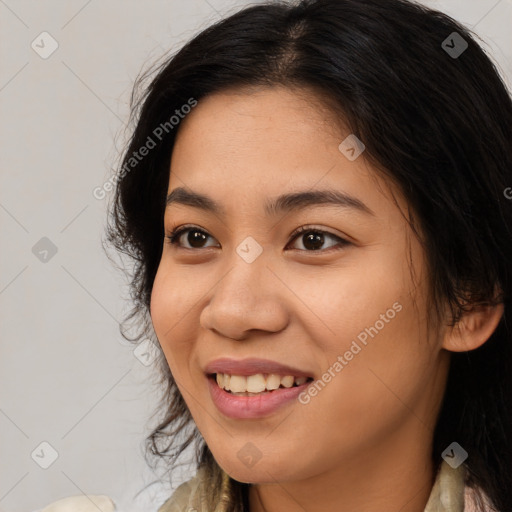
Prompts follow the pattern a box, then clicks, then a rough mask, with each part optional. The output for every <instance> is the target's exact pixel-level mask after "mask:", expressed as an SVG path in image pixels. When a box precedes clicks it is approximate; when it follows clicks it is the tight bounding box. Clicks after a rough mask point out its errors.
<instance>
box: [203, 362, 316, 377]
mask: <svg viewBox="0 0 512 512" xmlns="http://www.w3.org/2000/svg"><path fill="white" fill-rule="evenodd" d="M204 372H205V373H206V374H207V375H208V374H212V373H227V374H229V375H254V374H256V373H266V374H270V373H273V374H275V375H283V376H285V375H292V376H293V377H312V375H311V373H310V372H306V371H303V370H300V369H299V368H293V367H292V366H288V365H286V364H281V363H278V362H277V361H271V360H270V359H258V358H248V359H238V360H237V359H231V358H228V357H223V358H220V359H215V360H214V361H211V362H210V363H208V364H207V365H206V367H205V369H204Z"/></svg>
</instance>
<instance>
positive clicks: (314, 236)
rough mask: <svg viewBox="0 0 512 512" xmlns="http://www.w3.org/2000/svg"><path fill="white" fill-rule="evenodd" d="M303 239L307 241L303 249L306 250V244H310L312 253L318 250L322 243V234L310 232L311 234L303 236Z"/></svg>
mask: <svg viewBox="0 0 512 512" xmlns="http://www.w3.org/2000/svg"><path fill="white" fill-rule="evenodd" d="M305 238H306V240H307V242H306V243H304V247H306V248H308V243H312V247H311V248H312V249H313V250H314V251H316V250H318V249H320V248H321V247H322V245H323V243H324V237H323V235H322V233H318V232H314V231H313V232H311V233H308V234H307V235H305Z"/></svg>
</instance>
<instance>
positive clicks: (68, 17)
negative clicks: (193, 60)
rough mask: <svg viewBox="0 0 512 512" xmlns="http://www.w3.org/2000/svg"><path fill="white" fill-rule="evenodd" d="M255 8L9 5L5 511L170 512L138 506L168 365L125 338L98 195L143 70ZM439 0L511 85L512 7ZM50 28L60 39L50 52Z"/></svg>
mask: <svg viewBox="0 0 512 512" xmlns="http://www.w3.org/2000/svg"><path fill="white" fill-rule="evenodd" d="M249 3H251V2H248V1H238V2H237V1H234V0H231V1H229V0H150V1H135V0H107V1H100V0H89V1H87V0H73V1H67V2H64V1H59V0H45V1H28V0H0V38H1V46H0V59H1V60H0V62H1V68H0V119H1V126H0V137H1V150H0V169H1V173H0V180H1V181H0V227H1V242H0V243H1V248H2V250H1V251H0V258H1V259H0V269H1V271H0V315H1V316H0V326H1V345H0V350H1V353H0V512H7V511H9V512H27V511H29V512H30V511H32V510H37V509H40V508H42V507H43V506H44V505H46V504H48V503H49V502H51V501H54V500H56V499H58V498H60V497H64V496H70V495H76V494H82V493H88V494H107V495H109V496H111V497H112V498H113V499H114V501H116V502H117V504H118V506H119V509H120V510H123V511H131V510H133V511H138V510H141V511H142V510H145V511H151V510H153V511H156V508H157V506H158V505H159V504H160V503H161V502H162V501H163V500H164V499H165V497H166V496H168V495H169V493H170V489H167V488H165V486H163V485H162V484H156V485H153V486H151V487H150V488H149V489H147V490H146V491H145V492H143V493H142V494H141V495H139V496H138V498H137V499H136V500H135V499H134V496H135V494H137V492H139V491H140V490H142V488H143V487H144V486H145V485H146V484H148V483H149V482H152V481H154V480H155V479H156V478H158V475H154V474H152V473H151V472H150V471H149V469H147V468H146V466H145V462H144V460H143V457H142V443H143V439H144V437H145V435H147V433H148V426H147V425H146V422H147V419H148V418H149V415H150V413H152V412H153V407H154V406H155V396H156V395H155V391H154V389H152V388H151V386H150V382H151V376H152V375H153V374H154V369H153V368H152V367H151V366H145V365H143V364H142V363H141V362H140V361H139V360H138V359H137V358H136V357H135V355H134V353H133V346H131V345H129V344H128V343H126V342H125V341H124V340H123V339H122V338H121V336H120V335H119V332H118V322H119V320H120V319H121V318H122V316H123V313H125V312H126V311H127V309H128V306H129V304H128V303H127V301H126V300H123V297H124V298H126V297H127V288H126V285H125V283H124V281H123V279H122V276H121V275H119V274H116V273H115V271H114V270H113V268H112V266H111V264H110V262H109V261H108V260H107V259H106V257H105V255H104V253H103V251H102V249H101V245H100V239H101V237H102V235H103V227H104V223H105V207H106V200H97V199H95V198H94V197H93V194H92V191H93V189H94V188H95V187H97V186H101V185H102V184H103V183H104V182H105V179H106V177H107V176H108V175H109V166H110V165H112V162H113V161H114V158H115V156H116V150H115V145H114V136H115V134H116V133H119V130H120V128H121V127H122V126H123V124H124V123H125V122H126V120H127V114H128V100H129V94H130V91H131V85H132V82H133V79H134V78H135V76H136V75H137V73H138V72H139V70H140V69H141V66H143V64H144V63H145V62H146V61H148V59H149V60H154V59H155V58H157V57H159V56H160V55H161V54H162V52H163V51H164V50H168V49H171V48H172V49H174V48H177V47H178V46H180V45H181V44H182V43H183V42H185V41H186V40H188V39H189V38H190V37H192V36H193V35H194V34H195V33H196V32H197V31H198V30H200V29H202V28H204V27H205V26H207V25H208V24H210V23H211V22H213V21H215V20H217V19H218V18H219V17H220V16H224V15H225V14H228V13H229V12H231V11H232V10H236V9H237V8H239V7H242V6H244V5H247V4H249ZM252 3H255V2H252ZM425 3H426V4H427V5H429V6H433V7H437V8H439V9H441V10H445V11H446V12H448V13H449V14H451V15H452V16H453V17H455V18H456V19H459V20H460V21H462V22H464V23H465V24H467V25H469V26H470V27H475V30H476V31H477V33H479V34H480V35H481V36H482V37H483V38H484V40H485V41H486V42H487V43H488V45H489V47H488V48H489V52H490V53H491V54H492V55H493V57H494V58H495V60H496V61H497V62H498V64H499V66H500V67H501V69H502V70H503V73H504V75H505V78H506V80H507V82H508V84H509V87H510V84H511V83H512V36H511V31H510V29H509V27H510V23H511V21H512V2H511V0H500V1H498V0H471V1H468V0H465V1H464V0H443V1H428V2H427V1H426V2H425ZM43 31H46V32H48V33H49V34H51V37H52V38H54V39H55V41H57V42H58V48H57V50H56V51H55V52H54V53H53V54H51V55H50V56H49V57H47V58H42V56H47V55H46V54H45V52H47V53H48V52H50V50H51V49H52V44H55V43H53V42H52V40H51V39H50V38H49V36H40V34H41V32H43ZM33 41H34V43H32V42H33ZM31 44H33V45H34V49H33V48H32V47H31ZM36 45H37V46H36ZM36 52H37V53H36ZM41 55H42V56H41ZM42 239H43V240H42ZM46 239H48V240H49V241H50V242H49V241H48V240H46ZM34 247H35V249H34ZM53 247H55V248H56V250H57V252H56V254H54V255H53V254H52V252H51V251H52V248H53ZM45 250H46V251H49V252H48V253H45V252H44V251H45ZM35 253H36V254H35ZM41 258H43V259H44V258H46V260H47V261H41ZM42 442H47V443H49V444H50V445H51V447H53V448H49V447H48V446H46V445H42V446H41V443H42ZM52 449H54V450H56V452H57V453H58V458H57V459H56V460H55V462H53V464H51V466H49V467H48V468H47V469H43V468H42V467H40V465H39V464H43V465H44V463H46V464H48V463H49V462H51V456H52ZM31 454H32V455H31ZM188 477H190V474H188V473H187V472H184V473H183V474H182V475H181V478H188Z"/></svg>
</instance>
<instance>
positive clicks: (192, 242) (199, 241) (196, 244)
mask: <svg viewBox="0 0 512 512" xmlns="http://www.w3.org/2000/svg"><path fill="white" fill-rule="evenodd" d="M184 235H187V236H184ZM208 237H210V235H209V234H208V233H206V231H203V230H202V229H199V228H196V227H182V228H180V229H178V230H174V231H173V232H172V233H170V234H169V235H166V238H167V239H168V241H169V243H170V244H173V245H177V246H179V247H183V248H184V249H202V248H203V247H204V246H203V244H204V242H205V241H206V240H207V239H208ZM210 238H211V237H210ZM183 239H184V240H185V241H186V243H188V244H189V246H186V245H185V246H184V245H183Z"/></svg>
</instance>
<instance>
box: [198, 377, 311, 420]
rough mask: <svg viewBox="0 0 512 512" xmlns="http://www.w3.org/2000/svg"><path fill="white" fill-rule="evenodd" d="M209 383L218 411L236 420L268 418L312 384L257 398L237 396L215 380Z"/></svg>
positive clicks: (272, 392) (209, 380)
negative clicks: (225, 389) (222, 387)
mask: <svg viewBox="0 0 512 512" xmlns="http://www.w3.org/2000/svg"><path fill="white" fill-rule="evenodd" d="M207 381H208V387H209V389H210V395H211V397H212V400H213V403H214V404H215V405H216V407H217V409H219V411H220V412H221V413H222V414H224V415H225V416H228V417H229V418H236V419H252V418H261V417H262V416H268V415H269V414H272V413H273V412H275V411H277V410H278V409H279V408H280V407H282V406H284V405H285V404H288V403H290V402H292V401H293V400H295V399H297V397H298V396H299V395H300V394H301V393H302V392H303V391H304V390H305V389H306V388H307V387H308V386H309V384H311V382H312V381H308V382H305V383H304V384H301V385H300V386H294V387H291V388H278V389H275V390H274V391H271V392H268V393H263V394H261V395H257V396H236V395H232V394H231V393H228V392H227V391H224V390H223V389H221V388H220V387H219V386H218V385H217V382H216V381H215V380H214V379H213V378H211V377H207Z"/></svg>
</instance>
